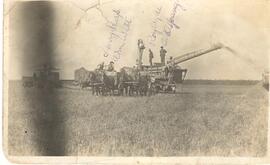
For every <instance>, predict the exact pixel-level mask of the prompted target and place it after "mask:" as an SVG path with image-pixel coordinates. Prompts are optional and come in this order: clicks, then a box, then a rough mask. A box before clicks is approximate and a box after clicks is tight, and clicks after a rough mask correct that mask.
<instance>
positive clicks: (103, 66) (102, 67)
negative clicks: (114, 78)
mask: <svg viewBox="0 0 270 165" xmlns="http://www.w3.org/2000/svg"><path fill="white" fill-rule="evenodd" d="M97 69H98V70H105V64H104V62H102V63H101V64H99V65H98V67H97ZM106 70H107V71H110V72H112V71H115V70H114V62H113V61H111V62H110V63H109V65H107V69H106Z"/></svg>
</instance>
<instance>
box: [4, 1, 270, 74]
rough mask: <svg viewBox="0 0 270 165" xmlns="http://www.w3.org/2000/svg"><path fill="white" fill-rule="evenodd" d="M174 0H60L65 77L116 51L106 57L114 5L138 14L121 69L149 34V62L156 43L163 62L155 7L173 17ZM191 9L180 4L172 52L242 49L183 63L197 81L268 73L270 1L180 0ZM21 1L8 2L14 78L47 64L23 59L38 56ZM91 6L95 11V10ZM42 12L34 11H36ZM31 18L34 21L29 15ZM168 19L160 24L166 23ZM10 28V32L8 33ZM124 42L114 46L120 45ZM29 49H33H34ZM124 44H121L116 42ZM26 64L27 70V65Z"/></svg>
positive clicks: (57, 52)
mask: <svg viewBox="0 0 270 165" xmlns="http://www.w3.org/2000/svg"><path fill="white" fill-rule="evenodd" d="M174 2H175V1H173V0H163V1H161V0H160V1H157V0H148V1H147V2H146V1H145V0H131V1H124V0H114V1H109V0H106V1H100V4H101V5H98V6H97V8H96V7H93V8H91V9H88V8H89V7H91V6H95V4H97V3H98V2H97V1H90V0H87V1H86V0H85V1H82V0H81V1H78V0H76V1H75V0H73V1H61V2H53V10H54V13H53V17H54V25H53V27H54V30H53V40H54V42H53V43H54V48H53V50H50V51H49V52H50V53H52V54H53V56H54V61H55V62H56V67H59V68H61V77H62V78H64V79H72V78H73V76H74V75H73V74H74V70H75V69H77V68H79V67H81V66H83V67H85V68H87V69H89V70H91V69H94V68H95V67H96V66H97V65H98V64H99V63H100V62H101V61H105V62H106V63H107V62H109V61H110V60H111V56H108V57H104V56H103V54H104V49H105V47H106V45H107V44H108V40H109V37H110V32H111V30H110V29H109V27H108V26H106V24H108V21H112V22H113V21H114V12H113V10H119V11H120V14H121V15H122V16H124V17H127V18H128V19H130V20H131V24H130V28H129V30H128V31H127V35H126V39H125V42H124V43H125V44H123V48H122V52H121V54H120V59H119V60H117V61H116V62H115V66H116V68H117V69H119V68H121V67H123V66H133V65H135V60H136V58H137V40H138V39H139V38H141V39H143V41H144V43H145V46H146V48H147V49H146V50H145V52H144V57H143V63H144V64H148V48H151V49H152V50H153V52H154V62H159V61H160V57H159V47H160V46H161V43H160V42H159V40H158V39H157V42H155V44H156V45H155V46H153V45H151V44H149V35H150V34H151V33H152V32H153V28H152V21H154V19H155V10H156V9H157V8H159V7H162V9H161V14H160V17H161V19H166V18H169V17H170V15H171V14H172V11H173V5H174ZM178 2H179V4H181V5H182V6H183V8H184V10H183V9H181V8H177V10H176V13H175V17H174V23H175V24H177V25H178V26H179V27H180V28H179V29H176V28H173V29H172V31H171V36H170V37H168V41H167V46H165V49H166V50H167V51H168V55H167V58H169V56H173V57H176V56H178V55H181V54H184V53H187V52H190V51H194V50H198V49H201V48H207V47H208V46H209V45H211V44H214V43H217V42H221V43H223V44H225V45H226V46H229V47H230V48H232V49H233V50H235V51H236V52H237V55H235V54H233V53H231V52H229V51H226V50H219V51H216V52H212V53H209V54H206V55H204V56H201V57H198V58H196V59H192V60H190V61H187V62H184V63H182V64H181V67H183V68H187V69H188V75H187V78H189V79H260V78H261V74H262V72H263V70H264V69H265V68H268V67H269V47H270V44H269V34H270V33H269V31H270V23H269V22H270V21H269V18H270V14H269V1H267V0H249V1H247V0H179V1H178ZM21 6H22V5H21V3H15V4H13V3H11V4H10V6H6V12H7V11H8V9H9V8H10V7H12V10H10V11H9V14H8V17H6V18H9V27H8V29H9V33H8V37H9V42H8V44H9V48H10V50H9V54H8V59H9V63H8V64H9V72H8V75H9V78H10V79H20V78H21V76H22V75H29V74H30V73H31V70H32V68H34V67H35V66H36V65H37V64H40V62H38V63H36V64H34V63H30V64H27V65H28V66H27V67H22V66H23V65H25V64H24V63H23V62H22V61H23V59H24V57H25V56H27V54H31V52H32V49H31V46H32V44H33V43H32V42H35V41H34V38H35V36H29V35H28V36H26V35H25V34H24V31H23V30H21V24H22V22H23V20H22V17H20V16H19V13H20V10H22V9H21ZM87 9H88V10H87ZM33 17H34V16H33ZM25 19H31V16H30V18H25ZM163 26H164V24H161V25H160V26H159V28H161V29H162V28H163ZM6 34H7V33H6ZM117 42H118V41H115V42H113V43H112V44H115V45H117V44H119V43H117ZM26 47H28V49H26ZM116 47H117V46H116ZM22 68H23V69H22Z"/></svg>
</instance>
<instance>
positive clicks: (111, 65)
mask: <svg viewBox="0 0 270 165" xmlns="http://www.w3.org/2000/svg"><path fill="white" fill-rule="evenodd" d="M107 70H108V71H110V72H112V71H114V62H113V61H111V62H110V64H109V65H108V69H107Z"/></svg>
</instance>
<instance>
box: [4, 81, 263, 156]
mask: <svg viewBox="0 0 270 165" xmlns="http://www.w3.org/2000/svg"><path fill="white" fill-rule="evenodd" d="M178 89H179V92H178V93H176V94H157V95H155V96H151V97H120V96H113V97H109V96H106V97H104V96H103V97H102V96H99V97H96V96H92V95H91V92H89V91H86V90H84V91H82V90H72V89H64V88H62V89H56V90H54V91H48V90H37V89H35V88H23V87H22V86H21V84H20V83H19V82H10V86H9V116H8V119H9V122H8V133H9V136H8V140H9V142H8V146H9V148H8V152H9V154H10V155H92V156H264V155H265V154H266V147H267V120H268V109H267V108H268V93H267V91H266V90H265V89H264V88H262V87H261V85H260V84H257V85H200V84H194V85H188V84H184V85H182V86H180V85H179V87H178ZM180 89H181V90H180Z"/></svg>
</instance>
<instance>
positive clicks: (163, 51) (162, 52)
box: [160, 46, 167, 66]
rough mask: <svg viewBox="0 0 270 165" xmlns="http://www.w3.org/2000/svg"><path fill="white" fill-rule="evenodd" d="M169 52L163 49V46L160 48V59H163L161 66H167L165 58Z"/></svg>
mask: <svg viewBox="0 0 270 165" xmlns="http://www.w3.org/2000/svg"><path fill="white" fill-rule="evenodd" d="M166 53H167V50H165V49H164V48H163V46H161V47H160V59H161V64H162V65H163V66H164V65H165V56H166Z"/></svg>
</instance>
